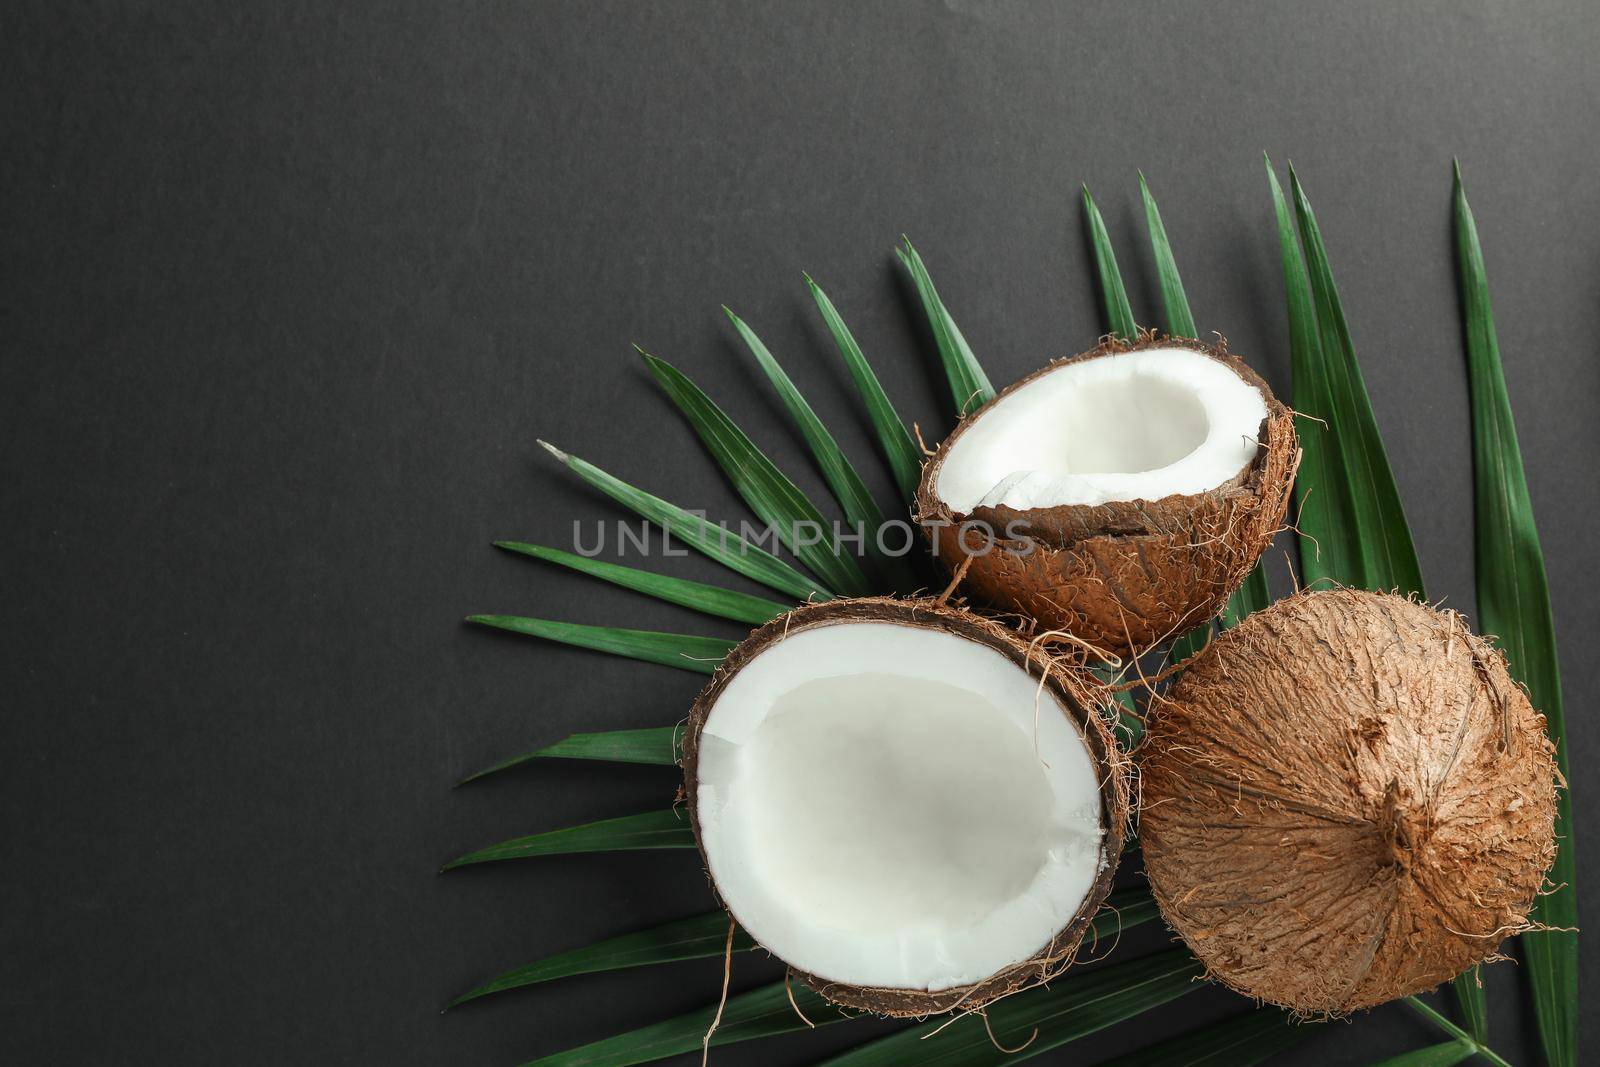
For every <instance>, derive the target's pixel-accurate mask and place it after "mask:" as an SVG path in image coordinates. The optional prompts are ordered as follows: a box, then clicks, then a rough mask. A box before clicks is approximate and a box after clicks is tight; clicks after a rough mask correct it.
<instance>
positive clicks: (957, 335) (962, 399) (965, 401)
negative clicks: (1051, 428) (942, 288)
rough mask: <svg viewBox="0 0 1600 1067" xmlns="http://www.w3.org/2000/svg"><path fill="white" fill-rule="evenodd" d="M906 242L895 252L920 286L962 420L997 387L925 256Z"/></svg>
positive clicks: (989, 397) (923, 301)
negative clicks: (935, 282)
mask: <svg viewBox="0 0 1600 1067" xmlns="http://www.w3.org/2000/svg"><path fill="white" fill-rule="evenodd" d="M904 241H905V244H904V247H901V248H897V249H895V254H896V255H898V256H899V257H900V262H901V263H903V264H904V265H905V268H906V270H908V271H910V272H911V280H912V282H914V283H915V284H916V287H917V295H918V296H919V297H920V298H921V299H922V310H923V312H924V313H925V314H926V315H927V316H928V325H929V326H930V327H931V328H932V329H933V340H934V344H935V345H936V346H937V347H938V349H939V361H940V362H941V363H943V364H944V373H945V377H946V378H947V379H948V380H949V382H950V397H951V399H952V400H954V401H955V406H956V417H957V418H961V417H962V416H964V415H966V414H967V413H968V412H970V411H974V410H976V409H977V408H979V407H981V406H982V405H984V404H987V403H988V402H989V401H991V400H993V399H994V386H992V385H990V384H989V376H988V375H987V374H985V373H983V367H982V366H980V365H979V363H978V357H977V356H975V355H973V352H972V346H971V345H969V344H967V339H966V337H964V336H962V333H961V328H960V327H959V326H957V325H956V320H955V319H954V318H952V317H951V315H950V311H949V309H948V308H946V307H945V305H944V301H943V300H941V299H939V290H937V289H935V288H934V286H933V278H932V276H931V275H929V274H928V268H927V265H926V264H924V263H923V262H922V257H921V256H920V255H918V254H917V250H916V249H915V248H914V247H912V245H911V238H909V237H907V238H904Z"/></svg>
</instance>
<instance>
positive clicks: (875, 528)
mask: <svg viewBox="0 0 1600 1067" xmlns="http://www.w3.org/2000/svg"><path fill="white" fill-rule="evenodd" d="M722 310H723V311H724V312H726V313H727V315H728V318H729V319H730V320H731V321H732V322H733V326H734V329H736V330H737V331H738V332H739V336H740V338H741V339H743V341H744V343H745V347H747V348H749V349H750V354H751V355H753V356H755V358H756V362H757V363H759V364H760V365H761V369H762V371H763V372H765V373H766V376H767V378H768V380H769V381H771V382H772V385H773V388H775V389H776V390H777V391H778V397H779V399H781V400H782V401H783V406H784V409H785V410H786V411H788V412H789V417H790V418H791V419H793V420H794V423H795V425H796V426H797V427H798V428H799V430H800V436H802V437H804V438H805V442H806V447H807V448H809V449H810V450H811V455H812V458H814V459H815V460H816V461H817V468H818V469H819V470H820V471H821V472H822V477H823V480H824V481H826V482H827V483H828V488H829V489H830V490H832V491H833V496H834V499H835V500H837V501H838V502H839V507H840V509H841V510H842V511H843V512H844V517H845V518H846V519H848V520H849V521H850V525H851V526H852V527H853V528H854V529H856V530H857V531H859V532H860V534H861V538H862V541H863V542H864V544H865V546H866V549H867V553H868V555H870V556H871V557H872V559H873V560H874V562H876V563H877V564H878V566H879V567H880V568H881V569H882V570H883V571H884V572H885V574H887V575H888V576H889V577H890V579H891V581H892V582H893V584H894V585H895V586H896V587H897V588H903V589H910V588H911V587H913V586H914V585H916V578H915V576H914V575H912V573H911V571H910V569H909V568H908V567H907V566H906V563H905V561H904V560H903V559H900V558H898V557H891V556H889V555H888V554H886V553H885V552H884V551H883V550H882V548H881V547H880V546H879V544H878V537H879V534H880V531H881V530H882V528H883V525H884V523H885V522H887V521H888V520H887V519H886V518H885V517H884V514H883V509H882V508H880V507H878V502H877V501H876V500H874V499H872V494H871V493H870V492H868V491H867V486H866V483H865V482H863V481H862V480H861V476H860V475H859V474H857V473H856V469H855V467H854V466H852V465H851V463H850V460H849V459H847V458H846V457H845V454H844V450H843V449H841V448H840V447H839V442H838V441H836V440H835V439H834V436H833V434H831V433H829V432H828V428H827V427H826V426H824V425H823V424H822V420H821V419H819V418H818V417H817V413H816V412H815V411H814V410H812V407H811V405H810V404H809V403H807V402H806V398H805V397H804V396H803V395H802V394H801V392H800V390H799V389H798V388H796V387H795V384H794V381H793V380H792V379H790V377H789V375H788V374H787V373H786V372H785V371H784V369H783V367H781V366H779V364H778V361H777V359H775V358H774V357H773V355H772V352H771V350H770V349H768V348H767V346H766V344H765V343H763V342H762V340H761V338H760V337H758V336H757V335H756V332H755V331H754V330H752V329H751V328H750V326H749V325H748V324H747V323H746V322H745V321H744V320H743V319H741V318H740V317H739V316H737V315H735V314H734V313H733V312H732V311H731V310H730V309H729V308H727V307H724V308H723V309H722Z"/></svg>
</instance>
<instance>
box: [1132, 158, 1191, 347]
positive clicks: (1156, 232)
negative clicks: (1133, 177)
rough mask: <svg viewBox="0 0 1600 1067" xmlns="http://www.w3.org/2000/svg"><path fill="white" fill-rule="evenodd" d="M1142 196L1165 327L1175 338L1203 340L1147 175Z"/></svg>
mask: <svg viewBox="0 0 1600 1067" xmlns="http://www.w3.org/2000/svg"><path fill="white" fill-rule="evenodd" d="M1139 195H1140V196H1142V197H1143V198H1144V217H1145V222H1146V223H1147V224H1148V225H1149V227H1150V248H1151V250H1152V251H1153V252H1154V254H1155V260H1156V276H1157V277H1158V278H1160V280H1161V313H1162V318H1163V319H1164V320H1165V321H1164V323H1163V325H1165V326H1166V329H1167V332H1168V333H1169V334H1172V335H1173V336H1174V337H1199V336H1200V331H1199V330H1198V329H1196V328H1195V324H1194V315H1193V314H1192V313H1191V312H1190V311H1189V298H1188V296H1186V295H1185V294H1184V291H1183V279H1182V278H1181V277H1180V276H1179V275H1178V261H1177V260H1176V259H1175V258H1173V255H1172V244H1171V242H1169V241H1168V240H1167V228H1166V227H1165V226H1164V225H1162V223H1161V210H1160V209H1159V208H1157V207H1156V198H1155V197H1154V196H1151V195H1150V186H1149V185H1147V184H1146V183H1145V180H1144V174H1143V173H1141V174H1140V175H1139ZM1129 317H1130V318H1131V317H1132V316H1131V315H1130V316H1129Z"/></svg>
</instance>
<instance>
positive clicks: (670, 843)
mask: <svg viewBox="0 0 1600 1067" xmlns="http://www.w3.org/2000/svg"><path fill="white" fill-rule="evenodd" d="M694 847H695V846H694V832H693V831H692V830H690V828H689V817H688V816H687V815H682V814H680V813H679V812H678V811H676V810H675V809H672V808H668V809H666V810H665V811H647V812H645V813H644V814H642V815H624V816H622V817H621V818H617V819H602V820H600V821H599V822H590V823H584V824H583V825H582V826H569V827H566V828H565V829H561V830H548V831H546V832H545V833H542V834H531V835H529V836H527V837H514V838H512V839H511V840H509V841H501V842H499V843H497V844H493V845H489V846H488V847H486V848H480V849H477V850H475V851H473V852H468V853H467V854H466V855H464V856H459V857H457V858H456V859H453V860H451V861H450V862H449V863H447V864H445V865H444V866H443V867H441V868H439V869H440V870H441V871H452V870H455V869H456V868H457V867H467V866H471V865H472V864H475V863H495V862H498V861H500V860H520V859H529V858H532V857H534V856H562V855H570V854H573V853H578V852H631V851H637V850H640V849H657V848H694Z"/></svg>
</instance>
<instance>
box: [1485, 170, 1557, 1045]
mask: <svg viewBox="0 0 1600 1067" xmlns="http://www.w3.org/2000/svg"><path fill="white" fill-rule="evenodd" d="M1455 217H1456V247H1457V252H1458V255H1459V258H1460V268H1461V297H1462V300H1461V304H1462V318H1463V321H1464V326H1465V332H1466V347H1467V369H1468V378H1469V381H1470V384H1471V389H1472V454H1473V472H1474V476H1475V485H1476V511H1477V516H1476V525H1477V586H1478V619H1479V625H1480V627H1481V628H1482V630H1483V632H1485V633H1491V634H1495V635H1497V636H1498V637H1499V640H1500V644H1501V646H1502V647H1503V648H1504V649H1505V653H1506V661H1507V663H1508V664H1509V666H1510V668H1511V673H1512V676H1513V677H1515V678H1516V679H1517V681H1519V682H1521V683H1522V684H1523V685H1525V686H1526V687H1527V689H1528V696H1529V698H1530V699H1531V700H1532V702H1533V706H1534V707H1536V708H1538V709H1539V710H1540V711H1541V712H1543V713H1544V716H1545V725H1546V728H1547V729H1548V730H1549V731H1550V738H1551V740H1552V741H1554V742H1555V745H1556V760H1557V764H1558V766H1559V767H1560V769H1561V774H1562V776H1563V777H1564V778H1566V780H1567V781H1569V782H1570V781H1571V777H1570V776H1569V775H1568V765H1567V744H1566V728H1565V719H1564V713H1563V710H1562V706H1561V668H1560V663H1559V660H1558V658H1557V655H1556V638H1555V621H1554V618H1553V617H1552V615H1551V611H1550V583H1549V579H1548V578H1547V576H1546V574H1545V568H1544V553H1543V551H1542V550H1541V549H1540V547H1539V532H1538V530H1537V528H1536V527H1535V525H1534V521H1533V503H1532V501H1531V500H1530V499H1529V497H1528V480H1527V476H1526V474H1525V473H1524V471H1523V465H1522V451H1521V449H1520V448H1519V447H1518V445H1517V429H1516V424H1515V422H1514V421H1513V419H1512V417H1511V400H1510V398H1509V396H1508V395H1507V393H1506V382H1505V374H1504V372H1503V371H1502V369H1501V365H1500V346H1499V342H1498V341H1497V340H1496V338H1495V329H1494V313H1493V311H1492V310H1491V308H1490V306H1489V283H1488V277H1487V275H1486V273H1485V270H1484V265H1483V248H1482V246H1481V245H1480V244H1479V243H1478V227H1477V223H1476V221H1475V220H1474V219H1473V216H1472V208H1471V207H1470V206H1468V204H1467V196H1466V192H1465V191H1464V190H1463V188H1462V186H1461V171H1460V168H1457V169H1456V172H1455ZM1572 830H1573V825H1572V798H1571V794H1570V791H1568V790H1562V791H1561V793H1560V794H1559V796H1558V798H1557V807H1556V840H1557V841H1558V842H1559V845H1560V848H1559V851H1558V852H1557V854H1556V862H1555V866H1554V867H1553V868H1552V869H1551V871H1550V881H1551V882H1552V883H1553V884H1554V885H1555V886H1556V887H1557V888H1556V889H1555V890H1554V891H1553V892H1551V893H1548V894H1546V895H1545V896H1543V897H1541V898H1539V901H1538V903H1537V905H1536V906H1535V908H1534V911H1533V914H1532V915H1531V916H1530V918H1532V919H1533V920H1534V921H1536V922H1543V923H1545V924H1547V925H1549V926H1552V927H1558V928H1560V929H1555V930H1550V931H1544V932H1534V933H1528V934H1524V935H1523V938H1522V944H1523V954H1524V956H1525V957H1526V962H1527V973H1528V980H1529V982H1530V983H1531V984H1532V987H1533V1006H1534V1012H1535V1014H1536V1015H1537V1017H1538V1021H1539V1037H1540V1040H1541V1042H1542V1044H1543V1046H1544V1052H1545V1058H1546V1059H1547V1060H1548V1061H1549V1062H1550V1063H1552V1064H1557V1065H1559V1067H1570V1065H1572V1064H1574V1063H1576V1062H1577V1057H1578V1052H1577V1041H1578V1005H1579V1001H1578V935H1577V933H1576V931H1575V930H1574V927H1576V926H1577V924H1578V905H1577V893H1576V889H1575V888H1574V879H1575V876H1576V871H1575V870H1574V864H1573V856H1572Z"/></svg>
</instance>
